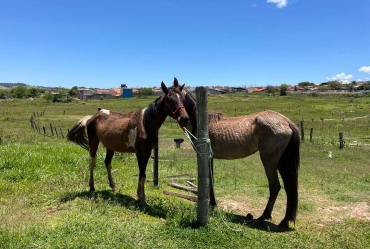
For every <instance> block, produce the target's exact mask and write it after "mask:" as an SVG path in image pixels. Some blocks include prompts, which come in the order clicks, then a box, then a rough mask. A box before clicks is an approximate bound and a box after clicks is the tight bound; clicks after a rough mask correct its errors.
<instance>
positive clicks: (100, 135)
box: [87, 110, 143, 152]
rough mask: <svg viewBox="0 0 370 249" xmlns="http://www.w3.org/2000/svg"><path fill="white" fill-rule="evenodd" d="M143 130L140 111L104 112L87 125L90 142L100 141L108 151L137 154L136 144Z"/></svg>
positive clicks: (96, 115)
mask: <svg viewBox="0 0 370 249" xmlns="http://www.w3.org/2000/svg"><path fill="white" fill-rule="evenodd" d="M142 129H143V127H141V122H140V111H135V112H130V113H119V112H112V111H107V110H102V111H100V112H98V113H96V114H95V115H94V116H93V117H92V118H91V119H90V120H89V121H88V123H87V132H88V136H89V140H91V139H94V138H95V139H98V140H99V141H100V142H101V143H102V144H103V145H104V146H105V147H106V148H107V149H110V150H113V151H118V152H135V142H136V139H137V136H138V133H140V132H142Z"/></svg>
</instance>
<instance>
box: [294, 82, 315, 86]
mask: <svg viewBox="0 0 370 249" xmlns="http://www.w3.org/2000/svg"><path fill="white" fill-rule="evenodd" d="M314 85H315V83H312V82H309V81H302V82H299V83H298V86H303V87H304V86H314Z"/></svg>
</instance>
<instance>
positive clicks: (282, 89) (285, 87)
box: [280, 84, 288, 96]
mask: <svg viewBox="0 0 370 249" xmlns="http://www.w3.org/2000/svg"><path fill="white" fill-rule="evenodd" d="M287 91H288V85H287V84H281V85H280V96H286V92H287Z"/></svg>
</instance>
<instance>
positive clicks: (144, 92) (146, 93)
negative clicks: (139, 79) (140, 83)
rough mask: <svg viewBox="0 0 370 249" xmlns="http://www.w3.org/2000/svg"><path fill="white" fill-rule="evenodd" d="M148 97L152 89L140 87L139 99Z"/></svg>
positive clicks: (151, 93)
mask: <svg viewBox="0 0 370 249" xmlns="http://www.w3.org/2000/svg"><path fill="white" fill-rule="evenodd" d="M149 95H153V90H152V88H149V87H142V88H140V89H139V97H144V98H145V97H146V96H149Z"/></svg>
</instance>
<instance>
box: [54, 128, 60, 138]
mask: <svg viewBox="0 0 370 249" xmlns="http://www.w3.org/2000/svg"><path fill="white" fill-rule="evenodd" d="M54 130H55V134H56V135H57V137H59V136H58V130H57V127H55V126H54Z"/></svg>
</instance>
